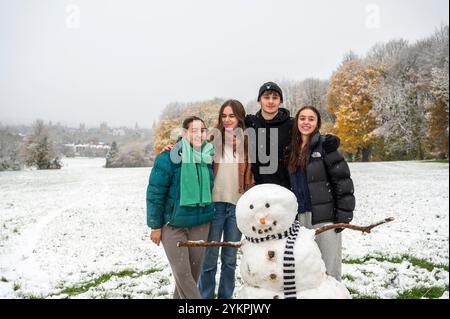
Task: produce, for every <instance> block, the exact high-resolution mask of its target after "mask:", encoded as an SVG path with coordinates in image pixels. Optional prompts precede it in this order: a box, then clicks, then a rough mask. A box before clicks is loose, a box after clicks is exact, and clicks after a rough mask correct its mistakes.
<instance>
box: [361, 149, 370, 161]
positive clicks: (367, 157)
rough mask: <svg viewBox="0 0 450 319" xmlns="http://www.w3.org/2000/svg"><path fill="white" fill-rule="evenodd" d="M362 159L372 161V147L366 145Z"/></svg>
mask: <svg viewBox="0 0 450 319" xmlns="http://www.w3.org/2000/svg"><path fill="white" fill-rule="evenodd" d="M361 152H362V161H363V162H370V147H366V148H363V149H362V151H361Z"/></svg>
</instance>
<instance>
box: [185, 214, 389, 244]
mask: <svg viewBox="0 0 450 319" xmlns="http://www.w3.org/2000/svg"><path fill="white" fill-rule="evenodd" d="M393 220H394V218H393V217H389V218H386V219H383V220H382V221H379V222H378V223H375V224H372V225H369V226H356V225H351V224H331V225H328V226H323V227H320V228H318V229H316V236H317V235H319V234H321V233H323V232H326V231H327V230H331V229H335V228H348V229H352V230H358V231H361V232H363V233H370V232H371V230H372V228H375V227H377V226H380V225H382V224H385V223H389V222H391V221H393ZM177 246H178V247H231V248H240V247H241V246H242V242H234V243H233V242H217V241H211V242H207V241H204V240H198V241H179V242H177Z"/></svg>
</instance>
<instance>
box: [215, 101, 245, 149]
mask: <svg viewBox="0 0 450 319" xmlns="http://www.w3.org/2000/svg"><path fill="white" fill-rule="evenodd" d="M227 106H229V107H231V109H232V110H233V114H234V116H236V119H237V121H238V125H237V128H240V129H241V130H240V131H238V135H237V136H236V138H237V139H240V140H241V141H244V152H245V154H247V138H246V136H245V135H244V130H245V108H244V106H243V105H242V103H241V102H239V101H238V100H227V101H225V102H224V103H223V104H222V106H221V107H220V110H219V118H218V120H217V125H216V129H217V130H219V131H220V133H221V137H222V141H221V143H222V147H221V149H222V155H223V152H224V148H225V127H224V125H223V120H222V114H223V112H224V110H225V108H226V107H227ZM213 139H214V136H211V141H213ZM233 155H236V145H235V144H233Z"/></svg>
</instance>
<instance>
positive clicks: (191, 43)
mask: <svg viewBox="0 0 450 319" xmlns="http://www.w3.org/2000/svg"><path fill="white" fill-rule="evenodd" d="M448 21H449V3H448V0H368V1H366V0H339V1H336V0H314V1H312V0H311V1H303V0H301V1H300V0H277V1H274V0H271V1H268V0H227V1H213V0H165V1H151V0H127V1H125V0H78V1H77V0H0V121H1V122H2V123H3V124H5V123H13V124H14V123H16V124H18V123H29V122H31V121H33V120H34V119H36V118H42V119H44V120H52V121H53V122H58V121H59V122H61V123H64V124H68V125H75V126H78V124H79V123H80V122H83V123H86V124H87V125H88V126H92V125H98V124H99V123H100V122H101V121H107V122H108V124H110V125H111V126H118V125H128V126H131V125H134V123H136V122H137V123H139V125H140V126H141V127H150V126H151V125H152V123H153V121H154V120H157V118H158V116H159V115H160V111H161V110H162V108H163V107H164V106H165V105H166V104H168V103H170V102H174V101H180V102H190V101H197V100H206V99H210V98H213V97H223V98H236V99H239V100H241V101H242V102H243V103H247V102H248V101H249V100H251V99H253V98H255V97H256V95H257V91H258V88H259V86H260V85H261V84H262V83H263V82H265V81H269V80H283V79H293V80H301V79H305V78H308V77H314V78H321V79H328V78H329V77H330V76H331V74H332V73H333V71H334V70H335V69H336V68H337V66H338V65H339V63H340V61H341V59H342V57H343V55H344V54H345V53H346V52H347V51H349V50H353V51H355V52H356V53H358V54H364V53H366V52H367V51H368V50H369V49H370V48H371V47H372V46H373V45H374V44H376V43H377V42H385V41H388V40H391V39H394V38H404V39H407V40H409V41H411V42H414V41H415V40H418V39H421V38H424V37H427V36H429V35H431V34H432V33H433V32H434V31H435V29H436V28H438V27H440V26H441V25H442V24H448Z"/></svg>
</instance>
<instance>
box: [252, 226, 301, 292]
mask: <svg viewBox="0 0 450 319" xmlns="http://www.w3.org/2000/svg"><path fill="white" fill-rule="evenodd" d="M299 230H300V222H299V221H298V220H297V219H296V220H295V222H294V223H293V224H292V225H291V227H290V228H289V230H286V231H284V232H283V233H278V234H276V235H267V236H266V237H262V238H253V237H247V236H245V239H247V240H248V241H249V242H252V243H254V244H258V243H262V242H265V241H268V240H273V239H283V238H286V237H287V239H286V246H285V247H284V256H283V287H284V298H285V299H297V287H296V286H295V258H294V245H295V241H296V239H297V235H298V232H299Z"/></svg>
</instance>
